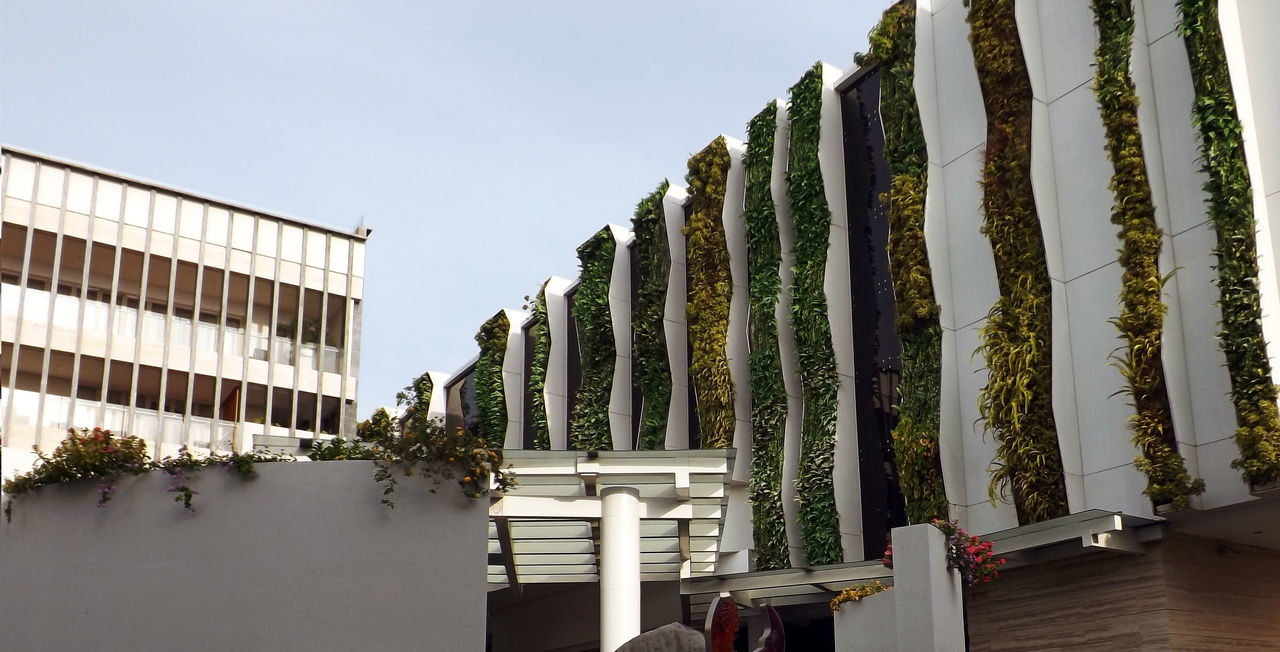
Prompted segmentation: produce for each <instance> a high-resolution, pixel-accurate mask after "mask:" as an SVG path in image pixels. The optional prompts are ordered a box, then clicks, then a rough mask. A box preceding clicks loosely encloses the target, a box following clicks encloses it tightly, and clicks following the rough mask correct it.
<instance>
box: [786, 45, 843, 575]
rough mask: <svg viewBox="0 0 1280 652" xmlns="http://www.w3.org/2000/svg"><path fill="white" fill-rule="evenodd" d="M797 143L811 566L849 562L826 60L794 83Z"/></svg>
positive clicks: (793, 185) (793, 158)
mask: <svg viewBox="0 0 1280 652" xmlns="http://www.w3.org/2000/svg"><path fill="white" fill-rule="evenodd" d="M790 97H791V107H790V110H789V117H790V119H791V143H790V148H789V150H788V153H787V156H788V167H787V197H788V200H789V201H790V203H791V210H792V214H793V219H794V220H795V229H796V241H795V249H794V253H795V257H794V261H795V263H794V266H795V276H794V277H793V278H792V284H791V296H792V303H791V322H792V327H793V328H794V329H795V338H796V361H797V369H799V370H800V380H801V384H802V389H803V401H804V417H803V419H802V421H801V426H800V432H801V436H800V440H801V444H800V447H801V459H800V469H799V475H798V476H797V478H796V497H797V501H798V502H799V512H798V516H797V521H798V522H799V525H800V528H801V540H802V541H803V543H804V547H805V560H806V562H807V563H808V564H809V565H818V564H835V563H839V562H841V561H843V559H844V555H843V552H842V547H841V543H840V520H839V514H838V513H837V512H836V498H835V487H834V485H833V483H832V473H833V471H834V468H835V445H836V413H837V411H838V405H837V400H836V393H837V389H838V387H839V383H840V379H839V377H838V376H837V374H836V361H835V351H834V349H833V348H832V345H831V323H830V317H829V315H828V311H827V298H826V292H825V288H824V279H825V278H826V267H827V247H828V245H829V242H830V237H831V209H830V208H829V207H828V205H827V199H826V190H825V188H824V186H823V182H822V170H821V168H820V167H819V164H818V141H819V138H820V136H821V127H820V123H821V117H822V64H821V63H818V64H815V65H814V66H813V68H811V69H810V70H809V71H808V72H807V73H805V75H804V76H803V77H801V78H800V81H798V82H796V84H795V85H794V86H792V87H791V89H790Z"/></svg>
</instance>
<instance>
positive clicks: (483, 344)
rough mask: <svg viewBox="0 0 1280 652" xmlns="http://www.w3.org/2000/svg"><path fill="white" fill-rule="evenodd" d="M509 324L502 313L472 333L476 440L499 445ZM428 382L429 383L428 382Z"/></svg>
mask: <svg viewBox="0 0 1280 652" xmlns="http://www.w3.org/2000/svg"><path fill="white" fill-rule="evenodd" d="M510 329H511V322H510V321H509V320H508V319H507V313H506V311H505V310H500V311H498V314H496V315H494V316H493V317H490V318H489V320H488V321H486V322H485V323H484V324H482V325H481V326H480V332H478V333H476V344H479V345H480V359H479V360H477V361H476V375H475V388H476V410H477V411H478V412H479V413H480V414H479V417H480V430H479V433H478V434H479V436H480V438H481V439H485V440H487V441H492V442H498V444H499V447H501V442H502V441H503V440H504V439H506V435H507V399H506V395H505V394H504V393H503V388H502V362H503V360H504V359H506V357H507V333H508V332H509V331H510ZM428 380H429V379H428Z"/></svg>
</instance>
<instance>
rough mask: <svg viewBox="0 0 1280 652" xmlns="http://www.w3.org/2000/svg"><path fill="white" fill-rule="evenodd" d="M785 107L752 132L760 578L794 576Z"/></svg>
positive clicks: (753, 125)
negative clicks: (781, 164)
mask: <svg viewBox="0 0 1280 652" xmlns="http://www.w3.org/2000/svg"><path fill="white" fill-rule="evenodd" d="M777 124H778V105H777V103H776V102H770V103H769V105H768V106H766V107H765V109H764V110H763V111H761V112H760V113H759V114H758V115H756V117H754V118H752V119H751V122H750V123H749V124H748V125H747V138H748V141H747V152H746V155H745V156H744V157H743V164H744V167H745V168H746V177H747V180H746V205H745V207H744V210H743V213H742V219H743V221H744V222H745V223H746V227H747V294H748V300H749V302H750V315H751V316H750V323H749V326H748V329H749V338H750V339H749V346H750V351H751V353H750V354H749V355H748V356H747V366H748V368H749V369H750V372H751V428H752V437H753V441H752V445H751V482H750V487H749V489H750V495H751V519H752V533H753V538H754V541H755V551H756V557H755V563H756V568H757V569H758V570H769V569H774V568H786V567H787V566H789V565H790V560H789V557H788V552H787V530H786V518H785V516H784V515H783V510H782V451H783V428H784V426H785V424H786V419H787V391H786V388H785V387H784V386H783V383H782V357H781V353H780V352H779V349H778V320H777V317H776V316H775V314H774V311H775V309H776V308H777V305H778V295H779V293H780V292H781V291H782V279H781V277H780V275H779V272H778V266H779V265H780V264H781V262H782V243H781V241H780V240H779V236H778V214H777V211H776V210H775V207H774V204H773V186H772V181H773V149H774V132H775V131H776V129H777Z"/></svg>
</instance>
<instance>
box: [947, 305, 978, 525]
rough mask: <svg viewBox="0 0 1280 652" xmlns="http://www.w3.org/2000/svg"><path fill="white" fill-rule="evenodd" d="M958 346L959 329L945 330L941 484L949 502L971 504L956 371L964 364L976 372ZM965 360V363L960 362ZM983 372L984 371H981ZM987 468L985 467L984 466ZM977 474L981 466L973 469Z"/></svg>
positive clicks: (966, 367)
mask: <svg viewBox="0 0 1280 652" xmlns="http://www.w3.org/2000/svg"><path fill="white" fill-rule="evenodd" d="M958 353H959V352H958V351H957V349H956V332H955V331H953V330H948V329H943V331H942V367H941V369H942V374H941V383H940V390H939V391H940V394H941V397H940V398H941V400H940V405H939V410H938V423H939V425H938V457H939V459H940V461H941V463H942V486H943V488H944V489H945V490H946V494H947V502H949V503H951V504H952V505H968V504H969V503H970V502H971V501H970V500H969V492H968V485H966V484H965V476H966V474H967V469H965V464H964V444H965V438H964V430H963V427H962V424H961V422H960V387H959V379H958V376H957V374H958V373H959V370H960V368H961V366H963V367H964V368H965V373H974V370H973V369H971V368H969V355H968V354H967V353H966V354H965V355H963V356H960V355H959V354H958ZM962 362H963V365H962V364H961V363H962ZM981 373H983V374H984V377H985V373H986V372H985V371H983V372H981ZM984 468H985V467H984ZM973 472H974V473H975V474H978V473H980V469H974V471H973Z"/></svg>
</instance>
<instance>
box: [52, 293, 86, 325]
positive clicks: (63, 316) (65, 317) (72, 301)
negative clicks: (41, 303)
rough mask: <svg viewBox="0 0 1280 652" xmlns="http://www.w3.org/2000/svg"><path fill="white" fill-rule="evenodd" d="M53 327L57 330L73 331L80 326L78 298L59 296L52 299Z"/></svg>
mask: <svg viewBox="0 0 1280 652" xmlns="http://www.w3.org/2000/svg"><path fill="white" fill-rule="evenodd" d="M53 325H54V326H55V327H57V328H65V329H67V330H72V331H73V330H75V329H76V328H77V327H79V325H80V299H79V297H72V296H67V295H65V294H59V295H56V296H54V298H53Z"/></svg>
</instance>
